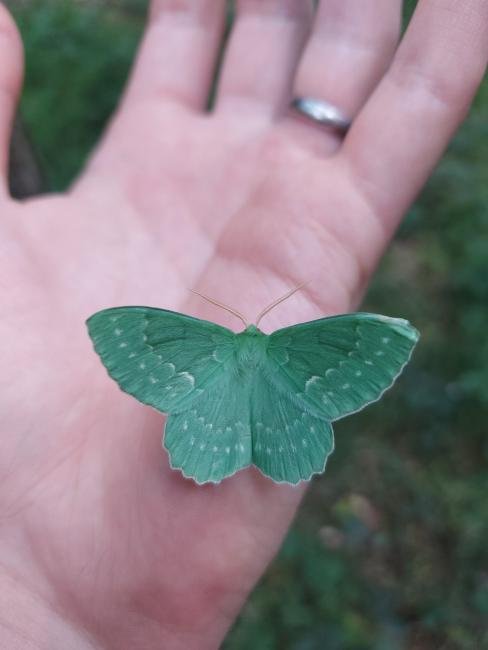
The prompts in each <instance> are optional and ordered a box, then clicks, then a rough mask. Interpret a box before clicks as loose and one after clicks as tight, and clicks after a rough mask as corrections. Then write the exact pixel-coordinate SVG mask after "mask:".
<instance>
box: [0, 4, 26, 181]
mask: <svg viewBox="0 0 488 650" xmlns="http://www.w3.org/2000/svg"><path fill="white" fill-rule="evenodd" d="M23 70H24V62H23V48H22V41H21V39H20V35H19V32H18V30H17V27H16V25H15V23H14V21H13V19H12V17H11V16H10V14H9V13H8V11H7V9H6V8H5V7H4V5H3V4H0V185H1V189H2V192H7V170H8V152H9V146H10V135H11V130H12V122H13V118H14V115H15V110H16V108H17V102H18V98H19V94H20V89H21V86H22V77H23Z"/></svg>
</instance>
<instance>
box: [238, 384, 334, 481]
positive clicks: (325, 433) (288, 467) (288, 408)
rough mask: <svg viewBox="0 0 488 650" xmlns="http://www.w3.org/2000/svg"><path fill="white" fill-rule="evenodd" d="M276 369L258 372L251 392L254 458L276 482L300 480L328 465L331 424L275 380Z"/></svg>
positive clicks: (331, 441)
mask: <svg viewBox="0 0 488 650" xmlns="http://www.w3.org/2000/svg"><path fill="white" fill-rule="evenodd" d="M274 379H275V377H274V373H272V372H270V373H261V374H259V375H258V376H256V378H255V381H254V385H253V392H252V396H251V429H252V442H253V446H252V459H253V463H254V464H255V465H256V467H258V468H259V469H260V470H261V472H262V473H263V474H265V475H266V476H268V477H270V478H272V479H273V480H274V481H277V482H286V483H292V484H295V483H298V482H299V481H307V480H309V479H310V478H311V477H312V475H313V474H317V473H321V472H323V471H324V469H325V464H326V461H327V457H328V456H329V455H330V454H331V453H332V451H333V449H334V434H333V431H332V425H331V423H330V422H328V421H327V420H326V419H324V418H323V417H320V416H317V415H314V414H313V413H311V412H310V410H309V409H308V408H307V405H306V404H304V403H303V402H301V401H299V400H297V399H296V398H295V396H294V393H292V392H290V391H288V392H287V391H286V390H285V391H284V390H282V389H281V388H280V387H279V386H277V385H276V384H275V381H274Z"/></svg>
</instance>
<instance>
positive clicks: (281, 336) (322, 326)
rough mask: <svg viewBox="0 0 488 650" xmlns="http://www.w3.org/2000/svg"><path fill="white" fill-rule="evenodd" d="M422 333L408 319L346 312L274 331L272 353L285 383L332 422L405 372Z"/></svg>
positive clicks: (378, 394) (377, 394)
mask: <svg viewBox="0 0 488 650" xmlns="http://www.w3.org/2000/svg"><path fill="white" fill-rule="evenodd" d="M418 338H419V333H418V332H417V330H416V329H415V328H414V327H413V326H412V325H410V323H409V322H408V321H406V320H403V319H399V318H388V317H386V316H380V315H377V314H367V313H355V314H345V315H343V316H334V317H331V318H322V319H319V320H315V321H311V322H308V323H302V324H299V325H294V326H292V327H285V328H283V329H280V330H277V331H276V332H273V333H272V334H271V335H270V337H269V346H268V355H269V358H270V360H271V362H272V363H273V364H274V367H275V369H276V371H277V377H278V378H279V381H280V382H281V383H282V384H283V386H286V387H287V388H288V390H290V391H291V392H292V394H293V395H294V396H295V398H296V399H298V400H300V401H301V402H303V403H304V404H306V405H308V407H309V408H310V409H312V411H313V412H315V413H318V414H321V415H322V416H324V417H325V418H326V419H328V420H331V421H333V420H337V419H338V418H341V417H343V416H345V415H348V414H349V413H353V412H355V411H358V410H360V409H362V408H363V407H364V406H366V405H367V404H369V403H371V402H374V401H376V400H378V399H379V398H380V397H381V395H382V394H383V393H384V391H385V390H387V389H388V388H389V387H390V386H392V384H393V383H394V381H395V379H396V378H397V377H398V375H399V374H400V373H401V371H402V369H403V367H404V366H405V364H406V363H407V362H408V360H409V358H410V356H411V354H412V351H413V348H414V347H415V344H416V343H417V341H418Z"/></svg>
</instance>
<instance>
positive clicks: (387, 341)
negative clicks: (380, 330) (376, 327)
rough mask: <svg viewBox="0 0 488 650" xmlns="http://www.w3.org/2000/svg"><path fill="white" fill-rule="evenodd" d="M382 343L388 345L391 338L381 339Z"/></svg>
mask: <svg viewBox="0 0 488 650" xmlns="http://www.w3.org/2000/svg"><path fill="white" fill-rule="evenodd" d="M381 342H382V343H384V345H386V344H387V343H389V342H390V338H389V337H388V336H384V337H383V338H382V339H381Z"/></svg>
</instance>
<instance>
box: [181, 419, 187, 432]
mask: <svg viewBox="0 0 488 650" xmlns="http://www.w3.org/2000/svg"><path fill="white" fill-rule="evenodd" d="M182 429H183V431H186V430H187V429H188V422H187V421H186V420H185V421H184V422H183V426H182Z"/></svg>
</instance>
